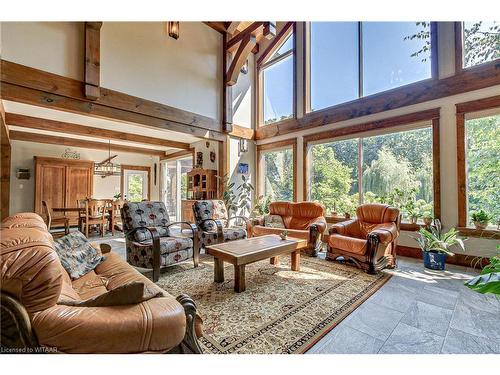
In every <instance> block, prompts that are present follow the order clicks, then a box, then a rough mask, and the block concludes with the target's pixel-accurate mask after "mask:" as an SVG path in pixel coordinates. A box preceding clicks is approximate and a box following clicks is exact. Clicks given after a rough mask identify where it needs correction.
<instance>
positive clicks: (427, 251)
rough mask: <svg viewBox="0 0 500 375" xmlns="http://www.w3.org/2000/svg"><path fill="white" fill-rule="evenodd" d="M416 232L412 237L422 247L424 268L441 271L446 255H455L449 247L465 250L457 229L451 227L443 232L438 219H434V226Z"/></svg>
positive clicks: (443, 267) (444, 264)
mask: <svg viewBox="0 0 500 375" xmlns="http://www.w3.org/2000/svg"><path fill="white" fill-rule="evenodd" d="M417 234H418V235H417V236H416V237H414V238H415V240H416V241H417V242H418V244H419V245H420V248H421V249H422V256H423V259H424V266H425V268H429V269H432V270H440V271H442V270H444V269H445V266H446V257H447V256H448V255H451V256H453V255H455V254H453V252H451V251H450V248H452V247H453V246H458V247H459V248H460V249H461V250H462V251H465V247H464V243H463V241H462V240H461V239H460V238H458V234H459V233H458V231H457V230H456V229H455V228H451V229H450V230H449V231H448V232H446V233H444V232H443V228H442V225H441V222H440V221H439V220H438V219H436V220H435V226H431V227H428V228H420V230H419V231H418V233H417Z"/></svg>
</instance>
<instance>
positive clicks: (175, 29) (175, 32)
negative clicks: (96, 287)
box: [167, 21, 179, 40]
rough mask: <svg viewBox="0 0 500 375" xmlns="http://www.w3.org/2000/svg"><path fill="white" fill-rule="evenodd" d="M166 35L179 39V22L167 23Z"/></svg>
mask: <svg viewBox="0 0 500 375" xmlns="http://www.w3.org/2000/svg"><path fill="white" fill-rule="evenodd" d="M167 31H168V35H169V36H171V37H172V38H174V39H176V40H177V39H179V21H173V22H172V21H169V22H167Z"/></svg>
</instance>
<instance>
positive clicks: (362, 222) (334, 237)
mask: <svg viewBox="0 0 500 375" xmlns="http://www.w3.org/2000/svg"><path fill="white" fill-rule="evenodd" d="M356 215H357V216H356V219H354V220H349V221H344V222H340V223H336V224H334V225H332V227H331V228H330V230H329V235H328V236H326V237H325V238H326V242H327V245H328V253H327V257H329V258H330V259H333V258H336V257H337V256H339V255H347V256H348V257H352V258H355V259H357V260H359V261H361V262H366V263H367V264H368V266H369V267H375V263H377V262H380V260H381V259H382V258H384V257H386V256H388V255H390V256H391V257H394V256H395V241H396V239H397V238H398V236H399V210H398V209H397V208H395V207H390V206H388V205H385V204H378V203H373V204H364V205H361V206H359V207H358V208H357V210H356ZM389 253H390V254H389ZM382 260H384V261H385V259H382ZM371 270H372V271H373V269H371Z"/></svg>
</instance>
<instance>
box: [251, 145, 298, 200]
mask: <svg viewBox="0 0 500 375" xmlns="http://www.w3.org/2000/svg"><path fill="white" fill-rule="evenodd" d="M288 149H291V150H292V156H293V166H292V167H293V171H292V177H293V202H297V138H292V139H286V140H284V141H278V142H272V143H266V144H263V145H257V153H256V154H257V196H258V197H260V196H261V195H264V186H263V182H264V179H263V176H262V173H263V171H264V168H263V165H262V163H263V160H264V159H263V156H264V154H266V153H269V152H275V151H282V150H288Z"/></svg>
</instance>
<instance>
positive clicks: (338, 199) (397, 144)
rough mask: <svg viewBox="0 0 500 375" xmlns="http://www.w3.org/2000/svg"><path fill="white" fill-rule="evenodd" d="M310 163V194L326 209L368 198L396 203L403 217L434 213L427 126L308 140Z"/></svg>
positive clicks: (351, 208)
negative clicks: (323, 140) (325, 140)
mask: <svg viewBox="0 0 500 375" xmlns="http://www.w3.org/2000/svg"><path fill="white" fill-rule="evenodd" d="M408 145H411V147H408ZM360 155H362V156H361V157H360ZM309 168H310V169H309V170H310V176H311V178H310V181H309V189H308V192H309V199H312V200H316V201H319V202H322V203H323V204H325V206H326V208H327V212H329V213H330V214H331V213H334V212H335V213H337V214H339V215H343V214H344V213H349V214H351V215H352V214H354V213H355V210H356V207H357V206H358V205H359V204H360V203H370V202H381V203H387V204H391V205H394V206H397V207H399V208H400V210H401V211H402V212H403V215H404V218H405V219H406V220H411V218H412V217H414V218H416V217H422V216H423V215H424V214H429V215H432V214H433V212H432V210H433V172H432V128H431V127H430V126H428V127H424V128H419V129H415V130H408V131H401V132H393V133H389V134H385V135H377V136H367V137H361V138H354V139H348V140H342V141H334V142H330V143H322V144H316V145H313V146H312V147H311V150H310V165H309ZM360 171H361V173H360ZM360 188H361V193H362V194H361V195H360V194H359V193H360Z"/></svg>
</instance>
